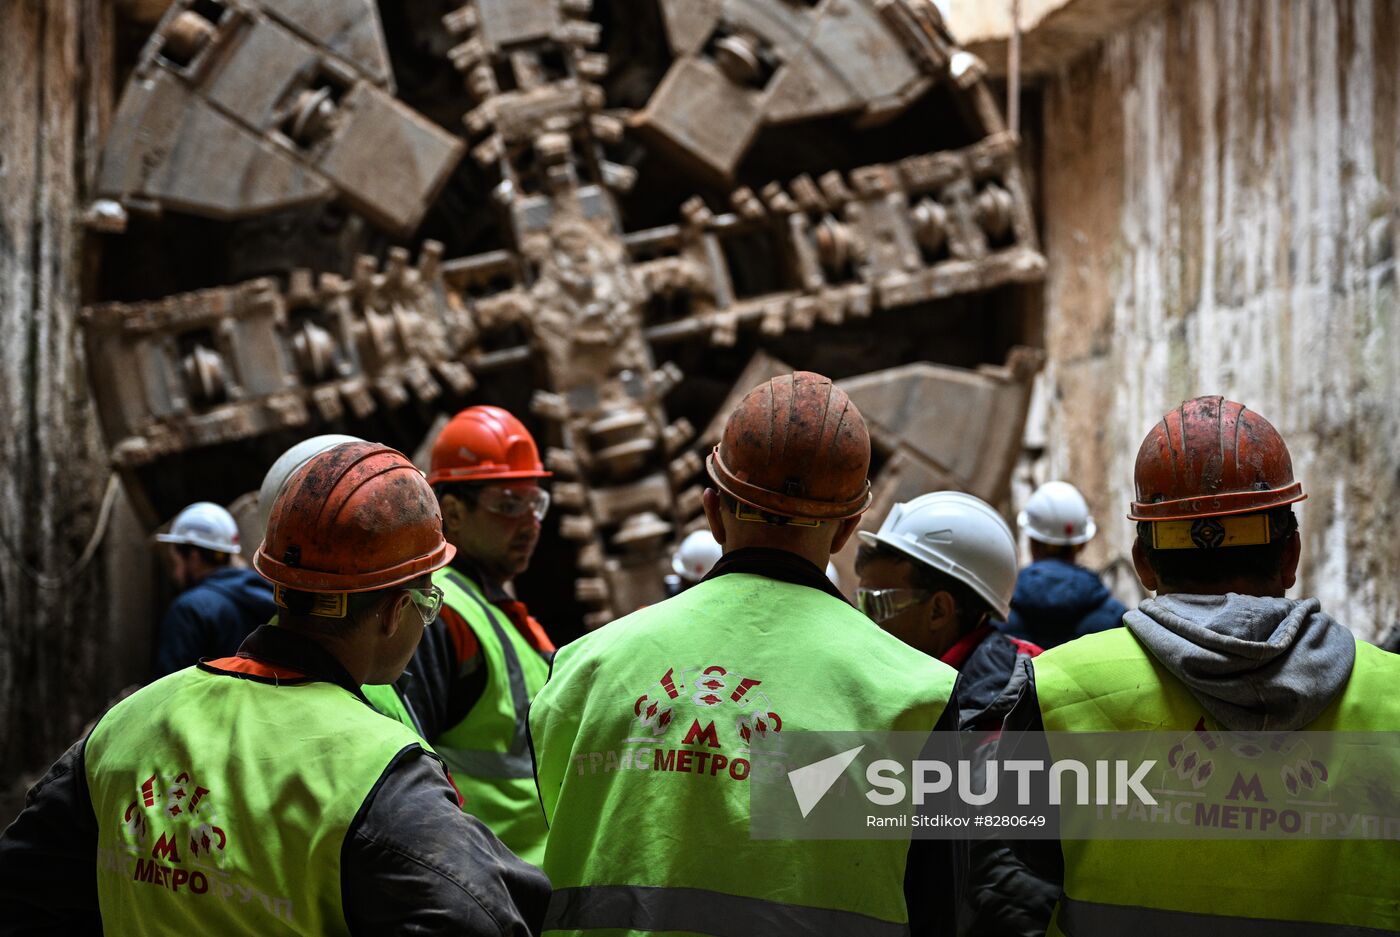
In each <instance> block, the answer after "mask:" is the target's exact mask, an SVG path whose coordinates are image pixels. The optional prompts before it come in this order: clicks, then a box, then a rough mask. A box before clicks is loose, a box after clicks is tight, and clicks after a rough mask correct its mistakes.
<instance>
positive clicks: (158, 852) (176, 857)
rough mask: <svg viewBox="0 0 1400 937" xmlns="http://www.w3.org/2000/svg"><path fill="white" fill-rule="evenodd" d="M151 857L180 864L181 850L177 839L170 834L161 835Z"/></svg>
mask: <svg viewBox="0 0 1400 937" xmlns="http://www.w3.org/2000/svg"><path fill="white" fill-rule="evenodd" d="M151 857H152V858H154V859H164V860H165V861H166V862H179V861H180V849H179V847H178V846H177V845H176V844H175V838H174V837H172V836H171V835H170V834H169V833H162V834H160V839H158V840H156V844H155V846H154V848H152V849H151Z"/></svg>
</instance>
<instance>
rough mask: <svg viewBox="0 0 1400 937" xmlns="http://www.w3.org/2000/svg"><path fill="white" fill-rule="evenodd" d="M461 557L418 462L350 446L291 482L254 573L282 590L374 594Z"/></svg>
mask: <svg viewBox="0 0 1400 937" xmlns="http://www.w3.org/2000/svg"><path fill="white" fill-rule="evenodd" d="M456 552H457V550H456V548H455V547H453V546H452V545H451V544H450V543H448V542H447V541H446V540H444V539H443V536H442V514H441V512H440V511H439V510H438V503H437V498H435V497H433V490H432V489H431V488H429V487H428V483H427V482H426V481H424V480H423V475H422V473H421V472H419V471H418V469H416V468H415V467H414V465H413V463H412V462H410V461H409V460H408V458H407V457H406V456H404V455H403V454H402V453H400V452H395V451H394V450H393V449H390V448H389V447H388V446H382V445H379V444H378V443H369V442H349V443H342V444H341V445H338V446H335V447H333V448H331V449H327V450H326V451H325V452H323V453H321V454H320V455H317V456H314V457H312V458H311V459H310V460H308V461H307V463H306V464H305V465H303V466H302V467H301V468H299V469H297V471H296V472H295V473H294V474H293V475H292V477H291V478H289V479H287V482H286V484H285V485H283V487H282V491H281V493H280V494H279V495H278V496H277V500H276V501H275V502H274V503H273V505H272V516H271V517H269V518H268V522H267V535H266V536H265V537H264V538H263V542H262V544H261V545H260V546H259V547H258V552H257V553H256V554H255V555H254V557H253V568H254V569H256V570H257V571H258V572H259V573H260V574H261V575H262V577H263V578H264V579H266V580H268V581H269V582H271V583H273V584H274V585H278V586H281V587H282V588H284V589H295V590H298V591H300V592H370V591H373V590H375V589H387V588H389V587H390V586H397V585H401V584H403V583H405V582H410V581H412V580H414V579H417V578H418V577H420V576H425V575H427V574H429V573H433V572H436V571H437V570H439V569H441V568H442V567H444V566H446V565H447V564H448V562H450V561H451V559H452V557H453V555H454V554H455V553H456Z"/></svg>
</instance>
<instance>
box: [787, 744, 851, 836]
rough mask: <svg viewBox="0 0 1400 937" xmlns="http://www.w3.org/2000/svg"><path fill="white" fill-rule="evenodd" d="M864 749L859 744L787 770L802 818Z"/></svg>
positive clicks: (804, 817)
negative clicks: (836, 753) (828, 756)
mask: <svg viewBox="0 0 1400 937" xmlns="http://www.w3.org/2000/svg"><path fill="white" fill-rule="evenodd" d="M864 750H865V746H864V745H860V746H857V747H856V748H852V749H849V750H848V751H844V752H841V753H840V754H839V755H832V756H831V757H830V758H823V759H822V760H821V761H814V762H812V763H811V764H810V765H806V766H804V767H801V768H797V769H796V770H793V771H789V772H788V783H789V784H791V785H792V794H793V796H794V797H796V798H797V809H799V810H801V811H802V817H803V819H806V817H807V814H809V813H811V812H812V810H813V808H815V807H816V806H817V804H819V803H820V802H821V799H822V798H823V797H825V796H826V792H827V791H829V790H831V785H833V784H835V783H836V779H837V778H839V777H840V776H841V775H842V774H843V773H844V772H845V770H846V769H847V768H849V767H850V766H851V762H853V761H855V760H856V756H857V755H859V754H860V753H861V752H862V751H864Z"/></svg>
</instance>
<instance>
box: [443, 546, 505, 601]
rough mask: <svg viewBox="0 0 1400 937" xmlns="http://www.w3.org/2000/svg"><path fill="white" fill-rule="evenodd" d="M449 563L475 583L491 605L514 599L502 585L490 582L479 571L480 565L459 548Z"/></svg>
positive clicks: (488, 578)
mask: <svg viewBox="0 0 1400 937" xmlns="http://www.w3.org/2000/svg"><path fill="white" fill-rule="evenodd" d="M449 565H450V566H451V567H452V568H453V569H455V570H456V571H457V572H459V573H461V574H462V575H463V576H466V577H467V578H468V579H470V580H471V581H472V582H474V583H476V587H477V588H478V589H480V590H481V594H482V595H483V596H485V598H486V601H488V602H490V603H491V604H492V605H504V604H506V603H507V602H514V601H516V598H515V597H514V596H512V595H511V594H510V593H509V592H507V591H506V590H505V588H504V587H502V586H500V585H497V584H496V583H494V582H492V580H491V579H490V577H488V576H487V575H486V574H485V573H483V572H482V571H481V567H480V566H478V565H477V564H476V563H475V562H473V561H472V559H471V558H470V557H468V556H467V555H465V554H464V553H462V552H461V551H460V550H459V551H458V552H457V555H456V556H454V557H453V558H452V562H451V563H450V564H449Z"/></svg>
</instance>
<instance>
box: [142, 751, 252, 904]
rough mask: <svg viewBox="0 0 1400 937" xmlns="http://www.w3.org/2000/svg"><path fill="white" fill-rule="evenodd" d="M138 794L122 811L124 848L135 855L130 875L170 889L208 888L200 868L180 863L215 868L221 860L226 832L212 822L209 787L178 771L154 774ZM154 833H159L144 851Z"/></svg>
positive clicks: (194, 891) (194, 890) (195, 891)
mask: <svg viewBox="0 0 1400 937" xmlns="http://www.w3.org/2000/svg"><path fill="white" fill-rule="evenodd" d="M167 779H168V780H167ZM137 793H138V797H137V798H136V799H135V800H133V801H131V802H130V803H129V804H127V806H126V810H124V811H123V812H122V818H121V824H120V827H121V830H122V834H123V839H124V842H123V844H122V845H123V848H124V849H125V850H126V852H128V853H130V854H131V855H133V856H135V857H136V867H135V870H134V871H133V873H132V878H133V879H135V880H136V881H139V882H146V883H149V884H152V885H158V886H160V887H162V888H168V889H170V890H171V891H174V892H179V891H181V890H182V889H184V890H186V891H188V892H189V893H192V894H196V895H202V894H204V893H205V892H207V891H208V890H209V879H208V876H207V875H205V873H204V871H200V870H198V869H195V870H189V869H185V868H182V867H180V866H181V864H182V863H184V861H185V859H186V858H188V859H190V860H191V861H193V860H200V863H201V864H202V865H204V866H206V867H210V866H212V867H214V868H217V867H218V866H220V865H221V864H222V862H223V857H224V855H225V853H226V850H227V848H228V833H227V832H226V831H225V830H224V829H223V827H221V826H217V825H215V824H214V823H213V822H212V820H213V819H214V817H213V813H212V811H211V810H210V804H211V800H210V790H209V788H207V787H203V786H201V785H200V784H198V783H196V782H195V780H194V779H193V778H192V777H191V776H190V773H189V772H188V771H179V772H177V773H175V774H174V776H173V777H171V776H170V775H166V776H164V777H162V775H161V774H159V773H156V774H152V775H151V776H150V777H148V778H147V779H146V780H145V781H144V782H142V784H141V786H140V788H139V789H138V792H137ZM153 828H154V830H153ZM153 832H155V833H156V834H157V835H155V841H154V843H152V845H151V846H150V849H149V855H147V848H146V844H147V843H148V842H150V841H151V839H152V835H153ZM182 850H183V852H184V855H182ZM167 863H169V864H167Z"/></svg>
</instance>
